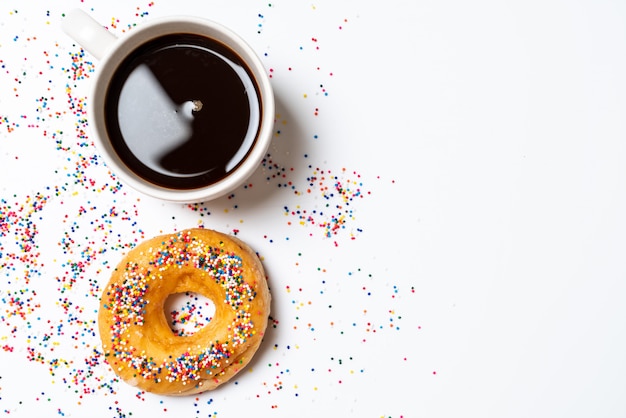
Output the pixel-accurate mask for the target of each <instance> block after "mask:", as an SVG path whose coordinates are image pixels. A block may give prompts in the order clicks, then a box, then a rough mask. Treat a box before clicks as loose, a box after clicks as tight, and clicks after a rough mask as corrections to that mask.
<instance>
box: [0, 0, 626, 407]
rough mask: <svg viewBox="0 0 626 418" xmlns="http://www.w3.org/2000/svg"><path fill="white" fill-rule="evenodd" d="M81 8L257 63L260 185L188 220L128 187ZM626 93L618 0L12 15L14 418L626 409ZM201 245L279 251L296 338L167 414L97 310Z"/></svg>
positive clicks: (3, 134) (3, 394)
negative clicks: (118, 364) (104, 128)
mask: <svg viewBox="0 0 626 418" xmlns="http://www.w3.org/2000/svg"><path fill="white" fill-rule="evenodd" d="M75 7H79V8H82V9H84V10H86V11H88V12H90V13H91V14H92V15H93V16H94V17H95V18H96V19H97V20H98V21H100V22H101V23H102V24H103V25H104V26H107V27H108V28H109V29H110V30H111V31H112V32H113V33H115V34H116V35H118V36H123V35H124V33H125V32H127V31H129V30H132V28H133V27H134V25H141V23H142V22H144V21H147V20H148V19H152V18H154V17H158V16H166V15H171V14H193V15H196V16H203V17H206V18H210V19H213V20H216V21H218V22H220V23H223V24H225V25H226V26H229V27H231V28H232V29H234V30H235V31H236V32H238V33H239V34H240V35H241V36H242V37H243V38H245V39H246V40H247V41H248V42H249V43H250V44H251V45H252V46H253V48H254V49H255V50H256V51H257V52H258V54H259V56H261V58H262V60H263V62H264V64H265V65H266V68H267V70H268V72H269V73H270V75H271V77H272V78H271V80H272V83H273V87H274V89H275V93H276V98H277V115H276V133H275V137H274V141H273V143H272V146H271V147H270V151H269V154H270V155H269V156H268V161H267V162H266V163H265V164H263V165H262V166H261V167H259V170H258V171H257V172H256V173H255V174H254V175H253V177H252V178H251V179H250V182H249V185H248V186H247V187H242V188H240V189H239V190H237V191H235V193H234V196H229V197H224V198H221V199H218V200H216V201H213V202H206V203H203V204H199V205H191V206H188V205H176V204H169V203H163V202H158V201H155V200H152V199H150V198H147V197H145V196H141V195H138V194H137V193H136V192H134V191H133V190H131V189H130V188H128V187H126V186H124V185H123V184H121V185H120V184H117V183H116V178H115V176H114V174H113V175H111V174H110V173H108V171H107V169H106V167H105V166H103V164H102V162H101V161H100V160H99V158H98V153H97V150H96V149H94V148H93V145H92V144H91V142H90V139H89V134H88V120H89V97H88V93H87V92H88V91H89V83H90V81H91V78H92V77H93V74H95V72H97V71H98V64H97V62H96V61H95V60H93V58H91V57H90V56H88V55H81V54H80V47H79V46H77V45H75V44H74V43H73V42H72V40H70V39H68V38H67V37H66V36H65V35H64V34H63V33H61V31H60V22H61V21H62V19H63V13H65V12H68V11H70V10H71V9H73V8H75ZM624 74H626V3H624V2H622V1H617V0H614V1H609V0H601V1H583V0H576V1H558V0H542V1H532V0H531V1H524V2H514V1H487V0H482V1H473V2H469V1H452V0H449V1H427V0H420V1H400V0H392V1H387V2H374V1H328V0H321V1H314V2H300V1H285V0H277V1H271V2H268V1H263V2H261V1H255V0H247V1H236V2H234V1H231V2H227V1H187V0H179V1H175V2H174V1H168V0H156V1H154V2H148V1H142V2H134V1H133V2H128V1H125V2H124V1H108V2H96V1H94V0H84V1H78V0H72V1H70V0H66V1H51V2H46V4H45V5H43V3H42V2H39V3H35V2H34V1H10V0H3V1H2V3H1V4H0V364H1V365H0V412H4V414H6V415H7V416H11V417H13V416H20V417H21V416H33V415H32V414H33V413H34V414H36V415H37V416H93V417H143V416H152V417H160V416H164V417H167V416H177V417H183V416H185V417H192V416H193V417H211V418H213V417H231V416H238V417H240V416H251V415H254V416H263V417H293V416H302V417H309V416H311V417H313V416H315V417H319V416H332V417H346V416H354V417H377V418H378V417H392V418H399V417H451V416H469V417H529V416H532V417H592V416H593V417H623V416H626V303H625V302H626V263H625V262H624V255H625V254H626V222H625V214H626V172H625V169H624V167H626V145H625V144H626V141H625V140H626V125H625V122H624V121H625V115H626V77H625V76H624ZM313 177H315V179H314V180H311V178H313ZM338 182H340V183H341V184H342V186H343V189H337V188H336V187H335V185H336V184H337V183H338ZM307 189H310V192H309V191H307ZM331 193H332V194H331ZM285 208H287V209H285ZM298 211H300V212H299V213H298ZM305 212H306V214H305ZM300 214H301V215H302V217H300ZM333 222H335V224H337V225H339V226H341V228H339V229H332V228H325V227H324V223H330V224H332V223H333ZM194 226H204V227H208V228H215V229H218V230H222V231H225V232H229V233H236V234H237V236H239V237H240V238H242V239H244V240H245V241H247V242H248V243H249V244H250V245H251V246H252V247H254V248H255V249H256V250H257V251H258V252H259V254H260V255H261V257H262V258H263V261H264V264H265V266H266V269H267V272H268V277H269V283H270V286H271V289H272V294H273V305H272V325H273V326H272V327H271V329H270V330H269V331H268V334H267V337H266V340H265V342H264V344H263V345H262V347H261V349H260V351H259V352H258V353H257V356H256V357H255V360H254V361H253V363H252V364H251V366H250V367H249V368H248V369H247V370H246V371H244V372H242V373H241V374H240V375H238V376H237V378H236V379H235V380H234V381H232V382H231V383H229V384H227V385H225V386H223V387H222V388H220V389H218V390H216V391H214V392H211V393H206V394H203V395H200V396H198V397H188V398H170V397H158V396H154V395H150V394H145V393H141V392H138V391H137V389H135V388H132V387H130V386H127V385H125V384H124V383H118V382H116V381H115V380H114V375H113V374H112V373H111V371H110V370H109V369H108V368H107V366H106V364H104V363H99V364H93V363H89V361H88V360H89V359H90V358H91V356H92V355H93V353H94V350H96V352H97V350H98V344H99V339H98V337H97V334H95V333H92V332H89V330H90V329H91V330H93V329H95V328H94V327H95V322H94V321H95V318H96V311H95V309H96V308H97V296H98V295H97V290H98V289H99V286H100V287H101V286H104V283H106V280H107V278H108V273H109V272H110V270H111V269H112V268H113V266H114V265H115V264H116V263H117V262H118V261H119V259H120V258H121V257H122V255H123V254H124V253H125V252H126V251H127V250H128V248H130V247H132V246H133V245H134V244H135V243H136V242H138V241H140V240H142V239H145V238H149V237H151V236H153V235H156V234H159V233H165V232H172V231H175V230H179V229H183V228H188V227H194ZM327 232H328V233H329V235H330V236H329V237H328V236H326V233H327ZM20 244H24V245H26V246H24V245H20Z"/></svg>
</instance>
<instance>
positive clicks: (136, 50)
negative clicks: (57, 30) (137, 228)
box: [62, 10, 275, 203]
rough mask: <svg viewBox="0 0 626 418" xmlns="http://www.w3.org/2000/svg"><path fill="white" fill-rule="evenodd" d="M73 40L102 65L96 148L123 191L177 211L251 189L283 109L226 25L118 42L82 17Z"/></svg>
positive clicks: (166, 27) (159, 31)
mask: <svg viewBox="0 0 626 418" xmlns="http://www.w3.org/2000/svg"><path fill="white" fill-rule="evenodd" d="M62 27H63V30H64V31H65V32H66V33H67V34H68V35H69V36H70V37H71V38H72V39H73V40H74V41H76V42H77V43H78V44H79V45H81V46H82V47H83V48H84V49H85V50H86V51H87V52H89V53H90V54H91V55H92V56H93V57H94V58H96V59H97V60H98V64H97V66H96V68H95V70H96V71H95V76H94V79H93V80H92V85H91V90H90V95H89V96H88V118H89V119H88V120H89V126H90V132H91V135H92V139H93V142H94V144H95V145H96V148H97V150H98V152H99V153H100V154H101V155H102V157H103V158H104V161H105V163H106V164H107V166H108V167H109V168H110V170H111V171H112V172H113V173H114V174H115V175H117V176H118V177H119V178H120V180H121V181H122V183H126V184H128V185H129V186H131V187H133V188H134V189H136V190H138V191H140V192H143V193H145V194H147V195H150V196H153V197H156V198H159V199H163V200H166V201H172V202H184V203H192V202H203V201H208V200H211V199H215V198H218V197H220V196H223V195H225V194H227V193H229V192H232V191H233V190H234V189H236V188H237V187H239V186H240V185H241V184H243V182H244V181H246V179H248V178H249V177H250V176H251V175H252V173H253V172H254V171H255V170H256V169H257V168H258V167H259V165H260V162H261V160H262V159H263V158H264V157H265V154H266V152H267V149H268V147H269V144H270V141H271V139H272V136H273V126H274V114H275V103H274V95H273V92H272V88H271V85H270V82H269V77H268V75H267V72H266V70H265V68H264V66H263V64H262V62H261V61H260V59H259V57H258V56H257V55H256V54H255V52H254V51H253V49H252V48H251V47H250V46H249V45H248V44H247V43H246V42H245V41H244V40H243V39H242V38H241V37H239V36H238V35H237V34H235V33H234V32H233V31H231V30H230V29H228V28H226V27H224V26H222V25H221V24H218V23H216V22H213V21H210V20H206V19H201V18H197V17H188V16H175V17H167V18H158V19H154V20H152V21H149V22H146V23H144V24H142V25H140V26H137V27H133V28H132V29H131V30H130V31H129V32H127V33H126V34H124V35H122V36H120V38H117V37H116V36H114V35H113V34H112V33H111V32H109V31H107V30H106V29H105V28H104V27H103V26H102V25H100V24H99V23H98V22H97V21H95V20H94V19H93V18H92V17H91V16H89V15H88V14H87V13H85V12H83V11H81V10H75V11H72V12H71V13H69V14H68V15H67V16H66V17H65V19H64V22H63V25H62Z"/></svg>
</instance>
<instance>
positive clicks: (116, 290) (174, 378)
mask: <svg viewBox="0 0 626 418" xmlns="http://www.w3.org/2000/svg"><path fill="white" fill-rule="evenodd" d="M185 292H193V293H196V294H199V295H203V296H204V297H206V298H208V299H210V300H211V301H212V302H213V303H214V304H215V313H214V315H213V317H212V318H211V319H210V321H209V322H208V323H207V324H206V325H205V326H204V327H203V328H201V329H200V330H198V331H197V332H195V333H193V334H192V335H181V334H180V333H176V332H175V331H173V330H172V328H171V327H170V325H169V323H168V321H167V317H166V313H165V311H164V306H165V302H166V300H167V298H168V297H169V296H170V295H173V294H177V293H185ZM270 301H271V296H270V292H269V289H268V285H267V280H266V277H265V272H264V269H263V265H262V264H261V261H260V259H259V257H258V256H257V255H256V253H255V252H254V251H253V250H252V249H251V248H250V247H249V246H248V245H247V244H245V243H244V242H243V241H241V240H240V239H238V238H236V237H234V236H230V235H226V234H224V233H221V232H218V231H214V230H209V229H201V228H194V229H186V230H183V231H180V232H177V233H172V234H167V235H160V236H157V237H154V238H150V239H147V240H145V241H143V242H141V243H140V244H138V245H137V246H136V247H134V248H133V249H132V250H130V251H129V252H128V253H127V254H126V256H125V257H124V258H123V259H122V260H121V261H120V262H119V264H118V265H117V267H116V268H115V270H114V271H113V273H112V274H111V278H110V280H109V282H108V284H107V285H106V287H105V288H104V290H103V293H102V298H101V301H100V308H99V312H98V330H99V332H100V338H101V341H102V351H103V354H104V359H105V362H106V363H107V364H108V365H109V366H110V367H111V369H112V370H113V372H114V373H115V374H116V375H117V376H118V377H119V378H120V379H121V380H123V381H124V382H126V383H128V384H130V385H133V386H136V387H138V388H140V389H142V390H144V391H146V392H152V393H156V394H163V395H188V394H195V393H200V392H204V391H208V390H213V389H215V388H217V387H218V386H219V385H221V384H223V383H225V382H227V381H228V380H229V379H231V378H232V377H233V376H234V375H235V374H237V373H238V372H239V371H241V370H242V369H243V368H244V367H245V366H246V365H247V364H248V363H249V362H250V360H251V359H252V357H253V355H254V354H255V352H256V351H257V349H258V348H259V345H260V344H261V341H262V339H263V336H264V334H265V330H266V327H267V323H268V316H269V311H270Z"/></svg>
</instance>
